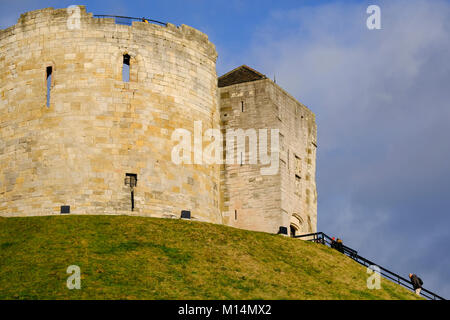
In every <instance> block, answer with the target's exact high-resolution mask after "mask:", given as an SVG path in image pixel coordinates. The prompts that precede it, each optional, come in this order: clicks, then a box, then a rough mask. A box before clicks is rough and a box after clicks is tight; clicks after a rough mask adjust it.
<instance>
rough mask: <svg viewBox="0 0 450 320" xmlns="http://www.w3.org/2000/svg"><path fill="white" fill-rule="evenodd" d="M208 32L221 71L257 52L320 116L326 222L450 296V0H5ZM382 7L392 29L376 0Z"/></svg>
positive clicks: (9, 20) (5, 6) (254, 63)
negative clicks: (372, 22)
mask: <svg viewBox="0 0 450 320" xmlns="http://www.w3.org/2000/svg"><path fill="white" fill-rule="evenodd" d="M72 4H83V5H86V6H87V10H88V12H93V13H94V14H116V15H126V16H134V17H142V16H145V17H148V18H152V19H156V20H161V21H166V22H171V23H174V24H176V25H180V24H187V25H190V26H192V27H195V28H197V29H199V30H201V31H203V32H205V33H207V34H208V36H209V38H210V40H211V41H212V42H213V43H214V44H215V45H216V48H217V51H218V53H219V58H218V62H217V71H218V74H219V75H220V74H223V73H225V72H227V71H229V70H231V69H232V68H234V67H236V66H238V65H241V64H247V65H249V66H251V67H254V68H256V69H257V70H259V71H260V72H262V73H264V74H266V75H267V76H269V77H271V78H272V77H273V76H274V75H276V78H277V83H278V84H279V85H280V86H282V87H283V88H285V89H286V90H287V91H289V92H290V93H291V94H292V95H293V96H295V97H296V98H297V99H298V100H299V101H301V102H303V103H304V104H306V105H307V106H309V107H310V108H311V109H312V110H313V111H314V112H315V113H316V118H317V123H318V144H319V148H318V159H317V186H318V199H319V200H318V221H319V225H318V229H319V230H321V231H324V232H326V233H328V234H331V235H336V236H339V237H341V238H343V239H344V242H345V243H346V244H347V245H349V246H351V247H354V248H355V249H357V250H358V251H359V252H360V253H361V254H362V255H363V256H365V257H367V258H369V259H372V260H374V261H375V262H378V263H380V264H381V265H383V266H385V267H388V268H390V269H392V270H393V271H396V272H398V273H400V274H402V275H404V276H405V277H406V276H407V274H408V273H409V272H413V273H417V274H419V275H420V276H421V278H422V279H423V280H424V282H425V287H426V288H429V289H430V290H432V291H436V292H437V293H440V294H441V295H443V296H444V297H447V298H450V250H449V248H448V247H449V244H450V232H449V226H450V214H448V211H449V208H450V162H449V161H448V160H449V158H450V141H449V140H450V126H449V123H450V108H449V101H450V90H449V87H450V63H449V62H448V58H449V57H450V40H449V38H450V37H449V36H448V35H449V34H450V2H449V1H443V0H442V1H441V0H434V1H425V0H389V1H370V2H369V1H348V0H346V1H318V0H311V1H299V0H297V1H276V2H275V1H240V0H229V1H212V0H209V1H206V0H191V1H186V0H185V1H169V0H166V1H118V0H115V1H84V2H79V3H74V2H72V1H47V0H23V1H20V0H18V1H13V2H12V1H4V0H0V27H1V28H5V27H7V26H9V25H12V24H14V23H15V22H16V20H17V18H18V17H19V16H20V14H21V13H23V12H26V11H30V10H34V9H40V8H44V7H51V6H52V7H55V8H63V7H67V6H69V5H72ZM369 4H377V5H379V6H380V8H381V24H382V29H381V30H368V29H367V28H366V18H367V16H368V15H367V14H366V8H367V6H368V5H369Z"/></svg>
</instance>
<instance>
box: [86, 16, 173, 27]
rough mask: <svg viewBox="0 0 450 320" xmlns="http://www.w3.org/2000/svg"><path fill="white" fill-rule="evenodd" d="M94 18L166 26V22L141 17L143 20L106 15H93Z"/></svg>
mask: <svg viewBox="0 0 450 320" xmlns="http://www.w3.org/2000/svg"><path fill="white" fill-rule="evenodd" d="M94 17H95V18H115V19H116V20H117V18H119V19H125V20H130V22H133V21H144V20H146V21H148V22H153V23H158V24H160V25H163V26H167V23H166V22H162V21H158V20H153V19H148V18H145V17H143V18H136V17H125V16H113V15H107V14H94ZM130 24H131V23H130Z"/></svg>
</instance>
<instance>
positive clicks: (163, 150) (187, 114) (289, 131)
mask: <svg viewBox="0 0 450 320" xmlns="http://www.w3.org/2000/svg"><path fill="white" fill-rule="evenodd" d="M76 8H77V10H76V16H75V18H76V19H77V21H78V22H79V23H78V24H77V23H75V24H74V23H73V22H71V19H73V16H71V14H72V15H73V12H74V9H73V8H72V11H71V10H68V9H56V10H55V9H53V8H47V9H42V10H37V11H32V12H28V13H25V14H23V15H22V16H21V17H20V18H19V20H18V22H17V24H16V25H14V26H12V27H10V28H8V29H5V30H0V68H1V69H0V70H1V73H0V216H7V217H8V216H10V217H12V216H32V215H54V214H61V213H69V212H70V214H127V215H139V216H151V217H165V218H179V217H180V212H181V210H189V211H190V212H191V218H192V219H196V220H199V221H206V222H212V223H222V224H226V225H230V226H235V227H238V228H244V229H250V230H258V231H266V232H273V233H276V232H277V231H278V230H279V228H280V227H286V228H288V230H290V232H291V233H294V232H296V233H306V232H315V231H316V218H317V196H316V186H315V163H316V124H315V117H314V114H313V113H312V112H311V111H310V110H309V109H308V108H306V107H305V106H304V105H302V104H301V103H299V102H298V101H296V100H295V99H294V98H293V97H291V96H290V95H289V94H288V93H286V92H285V91H284V90H283V89H281V88H280V87H279V86H278V85H276V84H275V83H274V82H273V81H271V80H270V79H268V78H267V77H265V76H264V75H263V74H260V73H259V72H257V71H255V70H253V69H251V68H249V67H247V66H241V67H239V68H236V69H235V70H232V71H230V72H229V73H227V74H225V75H223V76H222V77H220V78H217V74H216V59H217V53H216V50H215V47H214V45H213V44H212V43H211V42H209V40H208V37H207V36H206V35H205V34H203V33H201V32H199V31H197V30H195V29H193V28H191V27H188V26H185V25H182V26H180V27H176V26H174V25H172V24H170V23H169V24H166V25H165V26H160V25H157V24H152V23H146V22H141V21H134V22H133V23H132V25H131V26H128V25H121V24H116V23H115V20H114V19H113V18H95V17H93V16H92V14H91V13H87V12H86V9H85V7H84V6H78V7H76ZM71 23H72V24H71ZM124 74H125V75H124ZM199 121H200V122H201V124H202V130H203V131H206V130H208V129H219V130H221V131H222V132H223V133H224V135H225V133H226V132H227V130H229V129H242V130H244V131H245V130H247V129H254V130H256V132H258V130H259V129H269V134H268V135H269V139H268V140H269V142H273V139H274V137H273V136H270V129H278V131H279V133H277V134H278V135H279V136H278V141H279V153H278V154H277V157H278V158H277V159H279V167H278V168H277V170H276V173H274V174H270V175H262V174H261V168H263V167H267V165H262V164H260V163H257V164H249V163H248V157H247V158H246V157H244V159H242V161H241V162H240V163H235V164H231V163H222V164H220V163H214V164H196V163H194V164H186V163H182V164H176V163H174V161H173V159H172V158H171V157H172V155H171V153H172V152H171V151H172V150H173V148H174V146H175V145H176V143H177V142H176V141H174V140H173V139H172V133H173V132H174V130H176V129H177V128H183V129H186V130H188V131H190V132H195V128H194V123H195V122H199ZM259 138H260V136H259ZM245 141H247V140H245ZM193 144H194V142H193ZM203 144H204V146H207V145H208V142H206V141H204V142H203ZM226 147H227V146H226V145H224V150H226ZM237 148H239V145H238V144H237V145H236V146H235V149H236V150H237ZM244 148H245V149H246V150H247V151H248V146H247V148H246V147H245V146H244ZM268 150H269V153H270V146H269V147H268ZM224 157H225V156H224ZM246 160H247V161H246Z"/></svg>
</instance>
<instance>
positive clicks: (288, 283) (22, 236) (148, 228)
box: [0, 215, 417, 299]
mask: <svg viewBox="0 0 450 320" xmlns="http://www.w3.org/2000/svg"><path fill="white" fill-rule="evenodd" d="M70 265H77V266H79V267H80V269H81V289H80V290H76V289H74V290H69V289H68V288H67V287H66V280H67V278H68V276H69V274H67V273H66V270H67V267H68V266H70ZM367 277H368V275H367V273H366V269H365V268H363V267H362V266H360V265H358V264H357V263H356V262H354V261H352V260H351V259H350V258H348V257H345V256H344V255H342V254H340V253H339V252H337V251H335V250H332V249H330V248H327V247H325V246H323V245H320V244H314V243H309V242H306V241H302V240H298V239H290V238H286V237H282V236H277V235H271V234H267V233H261V232H250V231H245V230H239V229H235V228H230V227H226V226H221V225H214V224H209V223H199V222H191V221H185V220H169V219H156V218H144V217H130V216H75V215H68V216H48V217H28V218H0V299H417V297H416V296H415V295H414V294H413V293H411V292H409V291H408V290H406V289H404V288H402V287H400V286H398V285H396V284H393V283H391V282H389V281H388V280H385V279H383V280H382V282H381V286H382V288H381V289H380V290H369V289H368V288H367V286H366V280H367Z"/></svg>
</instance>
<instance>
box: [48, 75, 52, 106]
mask: <svg viewBox="0 0 450 320" xmlns="http://www.w3.org/2000/svg"><path fill="white" fill-rule="evenodd" d="M52 72H53V68H52V67H47V108H49V107H50V91H51V89H52Z"/></svg>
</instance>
